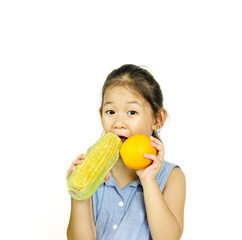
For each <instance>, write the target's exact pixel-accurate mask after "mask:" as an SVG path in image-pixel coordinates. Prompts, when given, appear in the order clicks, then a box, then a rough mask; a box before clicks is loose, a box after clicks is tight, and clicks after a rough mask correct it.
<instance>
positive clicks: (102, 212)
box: [93, 161, 178, 240]
mask: <svg viewBox="0 0 242 240" xmlns="http://www.w3.org/2000/svg"><path fill="white" fill-rule="evenodd" d="M174 167H178V166H177V165H175V164H172V163H169V162H167V161H164V162H163V165H162V168H161V170H160V172H159V174H158V175H157V182H158V184H159V186H160V189H161V191H162V192H163V189H164V187H165V184H166V181H167V178H168V176H169V174H170V172H171V171H172V169H173V168H174ZM93 211H94V218H95V225H96V232H97V240H127V239H130V240H136V239H137V240H150V239H152V238H151V235H150V230H149V225H148V220H147V216H146V211H145V203H144V196H143V188H142V185H141V182H140V180H139V178H137V179H136V180H135V181H133V182H131V183H130V184H129V185H127V186H126V187H124V188H123V189H120V188H119V186H118V185H117V183H116V182H115V180H114V178H113V177H112V175H111V176H110V179H109V180H108V181H107V182H106V183H104V184H102V185H101V186H100V187H99V188H98V189H97V191H96V192H95V193H94V194H93Z"/></svg>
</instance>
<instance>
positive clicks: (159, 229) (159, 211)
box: [136, 137, 186, 240]
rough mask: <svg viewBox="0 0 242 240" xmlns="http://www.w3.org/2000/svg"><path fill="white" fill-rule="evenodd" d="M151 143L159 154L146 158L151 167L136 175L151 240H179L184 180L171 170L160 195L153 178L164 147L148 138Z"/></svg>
mask: <svg viewBox="0 0 242 240" xmlns="http://www.w3.org/2000/svg"><path fill="white" fill-rule="evenodd" d="M151 140H152V142H151V145H152V146H153V147H155V148H156V149H157V150H158V154H157V156H155V155H152V154H145V155H144V156H145V157H146V158H149V159H151V160H153V163H152V164H151V165H150V166H148V167H147V168H144V169H141V170H138V171H136V172H137V174H138V176H139V178H140V180H141V183H142V185H143V191H144V201H145V207H146V212H147V218H148V223H149V228H150V232H151V235H152V238H153V239H154V240H165V239H168V240H173V239H174V240H178V239H180V238H181V235H182V232H183V218H184V205H185V195H186V183H185V176H184V174H183V172H182V171H181V170H180V169H179V168H174V169H173V170H172V172H171V173H170V175H169V177H168V179H167V182H166V186H165V188H164V191H163V193H162V192H161V190H160V187H159V185H158V183H157V181H156V176H157V174H158V172H159V171H160V169H161V167H162V164H163V158H164V146H163V144H162V143H161V142H160V141H159V140H158V139H156V138H154V137H151Z"/></svg>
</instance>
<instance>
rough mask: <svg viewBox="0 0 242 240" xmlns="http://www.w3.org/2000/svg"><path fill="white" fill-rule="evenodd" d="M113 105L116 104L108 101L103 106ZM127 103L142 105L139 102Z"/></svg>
mask: <svg viewBox="0 0 242 240" xmlns="http://www.w3.org/2000/svg"><path fill="white" fill-rule="evenodd" d="M113 103H114V102H111V101H107V102H105V103H104V104H103V106H106V105H109V104H113ZM126 103H128V104H136V105H139V106H141V104H140V103H139V102H137V101H130V102H126Z"/></svg>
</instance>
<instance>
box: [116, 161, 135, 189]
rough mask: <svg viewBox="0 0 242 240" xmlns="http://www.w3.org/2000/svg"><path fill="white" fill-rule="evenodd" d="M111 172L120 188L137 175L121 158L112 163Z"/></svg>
mask: <svg viewBox="0 0 242 240" xmlns="http://www.w3.org/2000/svg"><path fill="white" fill-rule="evenodd" d="M111 173H112V176H113V178H114V179H115V181H116V183H117V184H118V186H119V187H120V189H122V188H124V187H125V186H127V185H128V184H129V183H131V182H133V181H134V180H135V179H136V178H137V177H138V175H137V174H136V172H135V170H133V169H130V168H128V167H126V165H125V164H124V162H123V160H122V159H121V158H119V160H118V161H117V163H116V164H115V165H114V167H113V168H112V170H111Z"/></svg>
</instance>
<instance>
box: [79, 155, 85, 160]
mask: <svg viewBox="0 0 242 240" xmlns="http://www.w3.org/2000/svg"><path fill="white" fill-rule="evenodd" d="M85 158H86V154H80V155H78V156H77V159H81V160H82V159H85Z"/></svg>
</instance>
